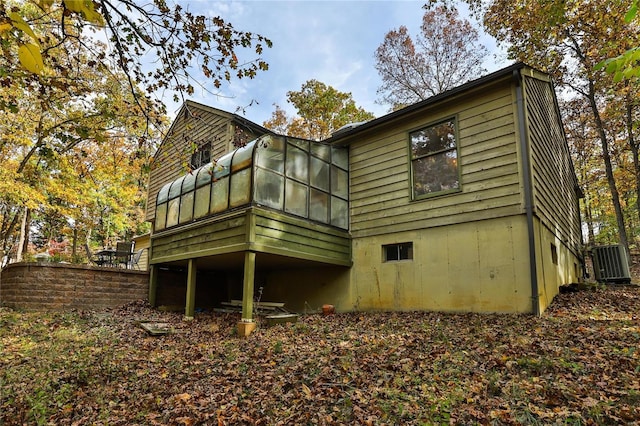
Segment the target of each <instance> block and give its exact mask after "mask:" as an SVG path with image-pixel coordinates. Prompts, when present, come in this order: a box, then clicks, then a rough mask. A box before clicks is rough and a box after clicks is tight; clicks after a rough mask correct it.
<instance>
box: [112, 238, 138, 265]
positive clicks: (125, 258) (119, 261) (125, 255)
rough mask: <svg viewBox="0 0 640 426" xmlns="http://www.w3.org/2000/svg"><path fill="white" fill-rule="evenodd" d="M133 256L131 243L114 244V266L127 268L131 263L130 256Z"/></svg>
mask: <svg viewBox="0 0 640 426" xmlns="http://www.w3.org/2000/svg"><path fill="white" fill-rule="evenodd" d="M132 254H133V241H127V242H124V241H120V242H117V243H116V255H115V262H114V263H115V265H117V266H120V265H122V266H123V268H128V267H129V263H130V262H131V255H132Z"/></svg>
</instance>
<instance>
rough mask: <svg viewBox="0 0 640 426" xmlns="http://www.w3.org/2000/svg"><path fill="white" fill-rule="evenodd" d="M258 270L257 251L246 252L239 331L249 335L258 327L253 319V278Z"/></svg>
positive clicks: (242, 334) (243, 334)
mask: <svg viewBox="0 0 640 426" xmlns="http://www.w3.org/2000/svg"><path fill="white" fill-rule="evenodd" d="M255 271H256V253H255V252H253V251H247V252H245V254H244V277H243V283H242V319H241V320H240V322H239V323H238V333H239V334H240V335H241V336H248V335H249V334H251V332H252V331H253V330H254V329H255V328H256V323H255V322H254V320H253V280H254V277H255Z"/></svg>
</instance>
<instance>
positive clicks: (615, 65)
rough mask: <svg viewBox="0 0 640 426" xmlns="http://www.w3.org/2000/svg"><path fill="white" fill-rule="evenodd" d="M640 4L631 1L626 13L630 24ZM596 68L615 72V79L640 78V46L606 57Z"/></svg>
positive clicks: (634, 0)
mask: <svg viewBox="0 0 640 426" xmlns="http://www.w3.org/2000/svg"><path fill="white" fill-rule="evenodd" d="M638 6H640V1H639V0H633V1H632V2H631V7H630V8H629V10H628V11H627V13H626V14H625V15H624V21H625V23H627V24H630V23H631V22H632V21H633V20H634V19H635V18H636V16H637V15H638ZM595 68H596V69H597V70H598V69H602V68H604V69H606V71H607V72H608V73H609V74H613V79H614V81H622V80H623V79H637V78H640V46H634V47H632V48H630V49H629V50H627V51H626V52H624V53H622V54H620V55H618V56H616V57H614V58H608V59H605V60H604V61H601V62H600V63H598V64H597V65H596V67H595Z"/></svg>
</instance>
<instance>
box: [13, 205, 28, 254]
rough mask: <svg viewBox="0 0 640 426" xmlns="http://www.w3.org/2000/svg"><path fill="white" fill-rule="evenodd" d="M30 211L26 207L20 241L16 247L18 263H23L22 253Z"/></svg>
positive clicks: (21, 225)
mask: <svg viewBox="0 0 640 426" xmlns="http://www.w3.org/2000/svg"><path fill="white" fill-rule="evenodd" d="M28 214H29V209H27V208H26V207H25V209H24V214H23V215H22V223H21V224H20V238H19V239H18V245H17V246H16V262H22V251H23V250H24V241H25V233H26V230H27V215H28Z"/></svg>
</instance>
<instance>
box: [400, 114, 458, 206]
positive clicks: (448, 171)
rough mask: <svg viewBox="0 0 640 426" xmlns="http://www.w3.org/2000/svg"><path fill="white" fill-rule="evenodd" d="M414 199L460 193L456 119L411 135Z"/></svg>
mask: <svg viewBox="0 0 640 426" xmlns="http://www.w3.org/2000/svg"><path fill="white" fill-rule="evenodd" d="M409 139H410V144H411V179H412V191H413V194H412V196H413V198H414V199H415V198H421V197H423V196H429V195H433V194H439V193H446V192H452V191H457V190H459V189H460V174H459V170H458V144H457V138H456V123H455V119H453V118H450V119H448V120H445V121H441V122H439V123H436V124H433V125H431V126H428V127H425V128H423V129H420V130H417V131H414V132H411V133H410V134H409Z"/></svg>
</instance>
